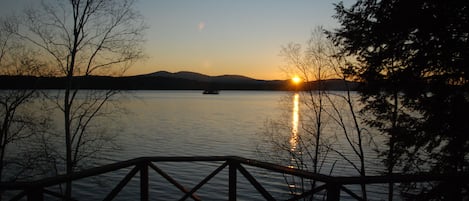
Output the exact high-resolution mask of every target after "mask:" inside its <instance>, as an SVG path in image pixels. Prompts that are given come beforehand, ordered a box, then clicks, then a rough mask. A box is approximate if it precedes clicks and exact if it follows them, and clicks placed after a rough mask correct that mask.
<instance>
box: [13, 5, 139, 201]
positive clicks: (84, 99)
mask: <svg viewBox="0 0 469 201" xmlns="http://www.w3.org/2000/svg"><path fill="white" fill-rule="evenodd" d="M134 3H135V0H70V1H60V0H57V1H42V2H41V5H40V6H39V7H38V8H36V9H30V10H27V11H26V17H25V18H24V22H25V23H24V24H22V25H21V26H19V27H18V28H17V30H16V32H15V33H16V34H17V35H18V36H20V37H21V39H22V40H24V41H28V42H29V44H30V45H32V46H35V47H37V48H38V49H39V50H40V52H39V54H40V55H41V56H42V57H43V59H44V60H47V62H48V64H49V66H50V67H51V68H52V69H53V70H54V72H55V75H57V76H64V77H65V79H66V84H65V86H63V88H64V90H63V91H60V92H61V93H62V94H59V95H57V96H56V97H55V98H56V101H54V102H56V104H57V106H58V108H59V109H60V110H61V111H62V112H63V115H64V127H63V128H64V130H63V131H64V132H63V134H64V136H63V139H64V145H65V151H64V154H65V157H63V158H64V160H65V167H66V168H65V173H66V174H72V173H73V172H74V171H75V170H76V168H77V167H79V162H81V161H82V160H83V159H85V158H87V157H89V156H90V155H93V154H95V153H96V152H97V151H99V150H100V149H101V148H102V147H103V144H104V143H106V142H107V140H108V138H106V137H105V136H103V135H102V133H101V132H99V131H97V130H96V129H95V128H96V127H99V123H96V119H98V117H102V116H106V115H109V114H110V112H111V111H110V110H109V109H112V105H109V104H108V102H109V100H111V97H112V96H113V95H115V94H116V93H118V91H115V90H101V91H96V90H82V91H80V90H79V88H80V86H77V82H75V80H76V79H77V77H79V76H91V75H121V74H122V73H123V72H124V71H125V70H126V69H127V68H128V67H129V66H130V65H131V64H132V63H133V62H134V61H136V60H137V59H140V58H142V49H141V44H142V42H143V39H142V34H143V31H144V29H145V26H144V24H143V22H142V17H141V16H140V15H139V14H138V13H137V12H136V11H135V10H134ZM65 195H66V197H68V198H70V196H71V181H69V182H67V185H66V191H65Z"/></svg>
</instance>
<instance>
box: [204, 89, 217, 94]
mask: <svg viewBox="0 0 469 201" xmlns="http://www.w3.org/2000/svg"><path fill="white" fill-rule="evenodd" d="M219 93H220V92H219V91H218V90H216V89H206V90H204V92H203V93H202V94H219Z"/></svg>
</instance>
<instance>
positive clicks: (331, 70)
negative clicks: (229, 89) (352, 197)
mask: <svg viewBox="0 0 469 201" xmlns="http://www.w3.org/2000/svg"><path fill="white" fill-rule="evenodd" d="M337 50H338V48H337V47H336V46H335V45H334V44H333V43H332V41H331V40H330V39H329V38H327V35H326V34H325V30H324V29H323V28H322V27H317V28H316V29H315V30H314V31H313V32H312V34H311V38H310V39H309V40H308V42H307V44H306V45H305V46H302V45H301V44H295V43H291V44H288V45H287V46H285V47H283V48H282V50H281V55H282V56H283V58H284V60H285V62H286V68H285V71H286V72H288V73H289V74H293V75H297V76H300V77H301V79H302V80H303V81H304V82H303V83H302V85H306V86H301V87H298V88H299V89H302V90H299V91H296V92H295V94H294V96H293V97H294V101H293V103H296V102H299V103H297V104H299V106H297V107H299V108H295V107H292V106H291V105H289V108H293V114H294V115H295V111H294V110H295V109H297V110H299V111H298V112H297V113H299V114H296V115H298V116H299V118H298V119H299V122H297V123H298V124H299V128H295V126H298V125H288V124H289V123H290V122H291V121H288V120H281V121H277V122H271V124H270V125H269V126H270V127H269V129H268V130H267V131H266V132H265V133H266V134H267V136H269V137H270V142H271V143H273V146H274V148H275V149H277V150H279V151H283V152H287V153H289V157H290V160H289V161H288V162H289V164H288V165H291V166H293V167H295V168H298V169H303V170H307V171H311V172H314V173H320V174H332V172H333V171H334V166H335V164H336V162H337V161H340V160H337V159H335V158H341V159H343V161H345V164H348V165H350V166H352V167H353V169H354V170H356V171H357V172H358V174H359V175H360V176H366V165H365V151H364V146H365V143H364V141H365V140H364V132H363V128H362V126H361V122H360V119H358V116H357V115H356V113H357V112H358V109H356V108H355V107H356V103H355V101H356V97H353V95H352V94H351V92H350V89H349V90H346V91H345V92H332V91H328V88H327V86H326V84H325V83H326V82H327V81H328V79H342V80H343V85H344V86H345V88H347V80H348V79H349V78H348V76H349V75H348V74H346V72H345V71H344V69H343V66H345V64H346V63H347V62H349V61H347V58H346V57H342V56H341V55H338V52H337ZM298 97H300V98H299V100H295V99H298ZM288 102H289V103H291V99H289V100H288ZM294 118H295V117H293V120H292V121H293V124H295V122H294V121H295V119H294ZM298 119H297V120H298ZM282 121H284V122H282ZM337 131H338V132H337ZM282 133H284V134H285V135H287V134H290V135H288V136H287V137H289V138H285V136H283V135H282ZM336 139H346V141H345V144H339V143H338V142H337V141H338V140H336ZM343 145H345V146H343ZM338 146H341V147H342V150H339V148H338ZM347 146H348V147H349V148H348V147H347ZM345 147H347V148H345ZM344 149H345V150H347V151H350V152H352V153H353V154H348V153H346V152H344ZM333 154H335V155H336V156H337V157H331V155H333ZM280 157H282V155H280ZM283 157H285V156H283ZM331 160H333V161H331ZM326 163H328V164H329V165H330V166H325V164H326ZM287 181H288V179H287ZM293 182H295V181H294V180H293ZM299 184H300V185H301V186H296V185H297V184H295V185H293V186H295V188H299V189H300V190H302V192H300V193H304V192H305V191H307V190H308V189H307V188H308V186H306V185H305V182H304V181H302V180H301V181H300V182H299ZM310 186H311V187H312V188H315V187H316V181H311V183H310ZM290 190H291V191H292V193H298V192H296V191H294V190H298V189H290ZM361 190H362V192H361V193H362V198H363V199H365V200H366V199H367V192H366V186H365V184H363V185H362V186H361Z"/></svg>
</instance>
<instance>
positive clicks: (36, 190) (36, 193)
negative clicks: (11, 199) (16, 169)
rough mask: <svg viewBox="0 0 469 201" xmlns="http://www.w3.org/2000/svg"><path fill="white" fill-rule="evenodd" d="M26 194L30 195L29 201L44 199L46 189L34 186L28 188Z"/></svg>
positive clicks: (41, 200)
mask: <svg viewBox="0 0 469 201" xmlns="http://www.w3.org/2000/svg"><path fill="white" fill-rule="evenodd" d="M26 196H27V197H28V201H43V200H44V190H43V188H42V187H33V188H31V189H28V190H26Z"/></svg>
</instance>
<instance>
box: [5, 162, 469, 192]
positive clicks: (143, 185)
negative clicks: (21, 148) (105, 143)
mask: <svg viewBox="0 0 469 201" xmlns="http://www.w3.org/2000/svg"><path fill="white" fill-rule="evenodd" d="M203 161H219V162H223V164H222V165H220V166H219V167H218V168H216V169H215V170H214V171H213V172H211V173H210V174H209V175H208V176H206V177H205V178H204V179H203V180H202V181H200V182H199V183H198V184H197V185H195V186H194V187H193V188H192V189H187V188H186V187H184V186H183V185H181V184H180V183H178V182H177V181H176V180H175V179H173V178H172V177H171V176H170V175H168V174H167V173H166V172H164V171H163V170H161V169H160V168H159V167H158V166H157V165H155V164H154V163H155V162H203ZM244 166H252V167H257V168H261V169H264V170H269V171H273V172H277V173H282V174H287V175H293V176H297V177H300V178H303V179H311V180H315V181H318V182H320V183H322V185H318V186H317V187H315V188H314V189H311V190H309V191H306V192H304V193H302V194H299V195H292V197H291V198H290V199H288V200H300V199H302V198H305V197H307V196H311V195H313V194H316V193H318V192H321V191H325V194H326V198H327V200H328V201H332V200H340V193H341V192H344V193H346V194H348V195H350V196H351V197H353V198H354V199H356V200H363V199H362V198H361V197H360V196H358V195H356V194H355V193H353V192H352V191H351V190H349V189H348V188H346V187H345V186H344V185H353V184H379V183H407V182H431V181H447V182H453V183H454V182H457V183H459V184H465V185H466V186H467V185H468V182H469V174H468V173H457V174H451V175H448V174H447V175H435V174H430V173H427V174H419V175H400V174H393V175H388V176H366V177H347V176H338V177H337V176H327V175H322V174H315V173H312V172H308V171H303V170H299V169H294V168H290V167H285V166H281V165H276V164H272V163H267V162H261V161H258V160H252V159H246V158H242V157H237V156H206V157H141V158H136V159H132V160H127V161H122V162H117V163H113V164H109V165H104V166H100V167H96V168H91V169H87V170H83V171H80V172H76V173H74V174H72V175H60V176H56V177H51V178H45V179H41V180H37V181H33V182H14V183H0V192H5V191H20V193H18V194H16V195H14V196H12V198H11V200H20V199H23V198H25V197H26V198H27V200H38V201H42V200H44V195H45V194H48V195H51V196H55V197H58V198H63V195H62V194H60V193H57V192H53V191H50V190H47V189H46V188H47V187H50V186H55V185H60V184H64V183H66V182H67V181H69V180H71V181H75V180H79V179H83V178H88V177H92V176H97V175H100V174H104V173H108V172H113V171H117V170H120V169H123V168H129V167H133V168H132V169H131V171H130V172H129V173H128V174H127V175H126V176H125V177H124V178H123V179H122V180H121V181H120V182H119V183H118V184H117V185H116V186H115V187H114V189H112V191H111V192H109V193H108V194H107V196H106V197H105V198H104V200H113V199H114V198H115V197H116V196H117V195H118V193H119V192H120V191H121V190H122V188H124V187H125V186H126V184H127V183H128V182H129V181H130V180H131V179H132V178H133V177H134V176H135V175H136V174H137V173H140V200H145V201H146V200H149V177H148V172H149V169H153V170H154V171H156V172H157V173H158V174H159V175H161V176H162V177H163V178H165V179H166V180H167V181H168V182H169V183H171V184H172V185H174V186H175V187H177V188H178V189H179V190H180V191H181V192H183V193H184V195H183V197H181V199H180V200H186V199H188V198H191V199H193V200H201V199H200V198H199V197H198V196H197V195H196V194H195V193H196V191H197V190H198V189H199V188H201V187H202V186H203V185H204V184H206V183H207V182H208V181H210V179H212V178H213V177H214V176H215V175H217V174H218V173H219V172H220V171H222V170H223V169H224V168H226V167H228V169H229V170H228V172H229V177H228V187H229V188H228V195H227V198H228V200H236V198H237V173H238V172H239V173H241V174H242V175H243V176H244V177H245V178H246V179H247V180H248V181H249V182H250V183H251V184H252V186H253V187H254V188H255V189H256V190H257V191H258V192H259V193H260V195H262V196H263V197H264V198H265V199H266V200H276V199H275V198H274V197H273V196H272V195H271V194H270V193H269V192H268V190H266V189H265V188H264V187H263V186H262V184H261V183H259V182H258V181H257V180H256V179H255V177H254V176H252V175H251V173H249V171H248V170H247V169H246V168H244ZM323 193H324V192H323Z"/></svg>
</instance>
